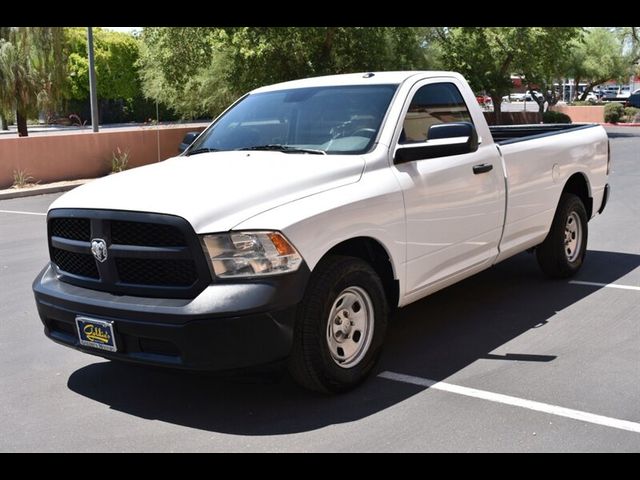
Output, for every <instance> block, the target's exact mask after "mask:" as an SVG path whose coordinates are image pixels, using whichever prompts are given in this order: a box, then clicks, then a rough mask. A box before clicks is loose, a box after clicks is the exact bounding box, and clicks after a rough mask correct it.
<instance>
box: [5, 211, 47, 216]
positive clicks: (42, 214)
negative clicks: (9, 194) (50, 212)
mask: <svg viewBox="0 0 640 480" xmlns="http://www.w3.org/2000/svg"><path fill="white" fill-rule="evenodd" d="M0 213H15V214H18V215H38V216H43V217H46V216H47V214H46V213H37V212H21V211H19V210H0Z"/></svg>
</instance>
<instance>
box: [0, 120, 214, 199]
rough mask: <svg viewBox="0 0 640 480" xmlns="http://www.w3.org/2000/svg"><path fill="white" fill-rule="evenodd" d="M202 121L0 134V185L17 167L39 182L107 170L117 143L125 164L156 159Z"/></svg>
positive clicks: (174, 151)
mask: <svg viewBox="0 0 640 480" xmlns="http://www.w3.org/2000/svg"><path fill="white" fill-rule="evenodd" d="M205 126H206V124H204V123H198V124H181V125H173V126H166V125H163V126H160V127H159V128H156V127H125V128H114V129H104V130H102V131H100V132H98V133H93V132H92V131H91V130H90V129H88V130H82V131H80V132H78V131H75V132H56V133H47V134H37V133H35V134H32V135H30V136H29V137H22V138H17V137H14V136H11V137H9V135H0V189H1V188H7V187H10V186H11V185H12V184H13V172H14V170H22V171H24V172H26V173H28V174H29V175H31V176H32V177H33V178H34V180H35V181H39V182H40V183H49V182H56V181H61V180H73V179H77V178H94V177H99V176H102V175H105V174H106V173H108V172H109V171H111V155H112V152H114V151H115V150H116V149H117V148H118V147H120V149H121V150H128V151H129V154H130V155H129V167H137V166H140V165H146V164H148V163H152V162H156V161H158V139H159V143H160V160H165V159H167V158H169V157H172V156H175V155H176V154H177V153H178V145H179V144H180V142H181V141H182V138H183V137H184V135H185V133H187V132H192V131H201V130H203V129H204V127H205Z"/></svg>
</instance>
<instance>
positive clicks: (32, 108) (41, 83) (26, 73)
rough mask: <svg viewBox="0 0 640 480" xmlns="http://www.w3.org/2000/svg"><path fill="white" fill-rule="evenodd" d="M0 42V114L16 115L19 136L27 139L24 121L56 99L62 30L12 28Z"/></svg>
mask: <svg viewBox="0 0 640 480" xmlns="http://www.w3.org/2000/svg"><path fill="white" fill-rule="evenodd" d="M4 30H6V31H5V32H0V33H3V34H5V35H6V36H7V39H5V40H4V41H3V40H0V111H4V112H5V113H6V112H7V111H8V112H11V111H14V110H15V112H16V123H17V127H18V136H20V137H26V136H27V135H28V131H27V118H28V117H29V115H34V114H37V112H38V108H39V107H40V108H43V107H51V106H52V105H53V104H55V102H56V101H57V100H58V99H59V95H58V93H59V91H60V89H61V84H62V79H63V72H64V63H65V62H64V61H63V59H62V28H60V27H11V28H9V29H8V30H7V29H6V28H5V29H4Z"/></svg>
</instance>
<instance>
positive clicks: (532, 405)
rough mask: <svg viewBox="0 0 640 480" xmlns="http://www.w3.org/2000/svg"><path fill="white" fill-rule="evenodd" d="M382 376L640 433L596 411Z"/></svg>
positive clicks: (637, 428)
mask: <svg viewBox="0 0 640 480" xmlns="http://www.w3.org/2000/svg"><path fill="white" fill-rule="evenodd" d="M378 377H380V378H386V379H387V380H394V381H396V382H403V383H410V384H412V385H419V386H421V387H429V388H433V389H434V390H442V391H444V392H449V393H457V394H458V395H465V396H467V397H474V398H481V399H482V400H488V401H490V402H496V403H503V404H505V405H512V406H514V407H521V408H527V409H529V410H535V411H537V412H544V413H549V414H551V415H557V416H559V417H566V418H573V419H574V420H580V421H583V422H588V423H594V424H596V425H604V426H605V427H611V428H617V429H620V430H628V431H630V432H635V433H640V423H636V422H630V421H628V420H620V419H618V418H611V417H605V416H603V415H596V414H594V413H588V412H582V411H580V410H573V409H571V408H564V407H558V406H556V405H550V404H548V403H542V402H534V401H533V400H525V399H524V398H518V397H511V396H509V395H502V394H501V393H493V392H487V391H485V390H477V389H475V388H468V387H461V386H459V385H453V384H451V383H445V382H436V381H435V380H429V379H428V378H421V377H414V376H412V375H404V374H402V373H395V372H382V373H381V374H379V375H378Z"/></svg>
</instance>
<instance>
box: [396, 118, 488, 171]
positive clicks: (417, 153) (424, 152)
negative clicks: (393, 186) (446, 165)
mask: <svg viewBox="0 0 640 480" xmlns="http://www.w3.org/2000/svg"><path fill="white" fill-rule="evenodd" d="M478 144H479V142H478V132H477V131H476V129H475V127H474V126H473V124H472V123H470V122H456V123H439V124H437V125H431V127H429V131H428V132H427V141H426V142H421V143H413V144H411V143H409V144H404V145H399V146H398V149H397V150H396V154H395V157H394V159H393V162H394V163H395V164H398V163H406V162H411V161H414V160H426V159H429V158H437V157H450V156H452V155H463V154H465V153H471V152H475V151H476V150H478Z"/></svg>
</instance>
